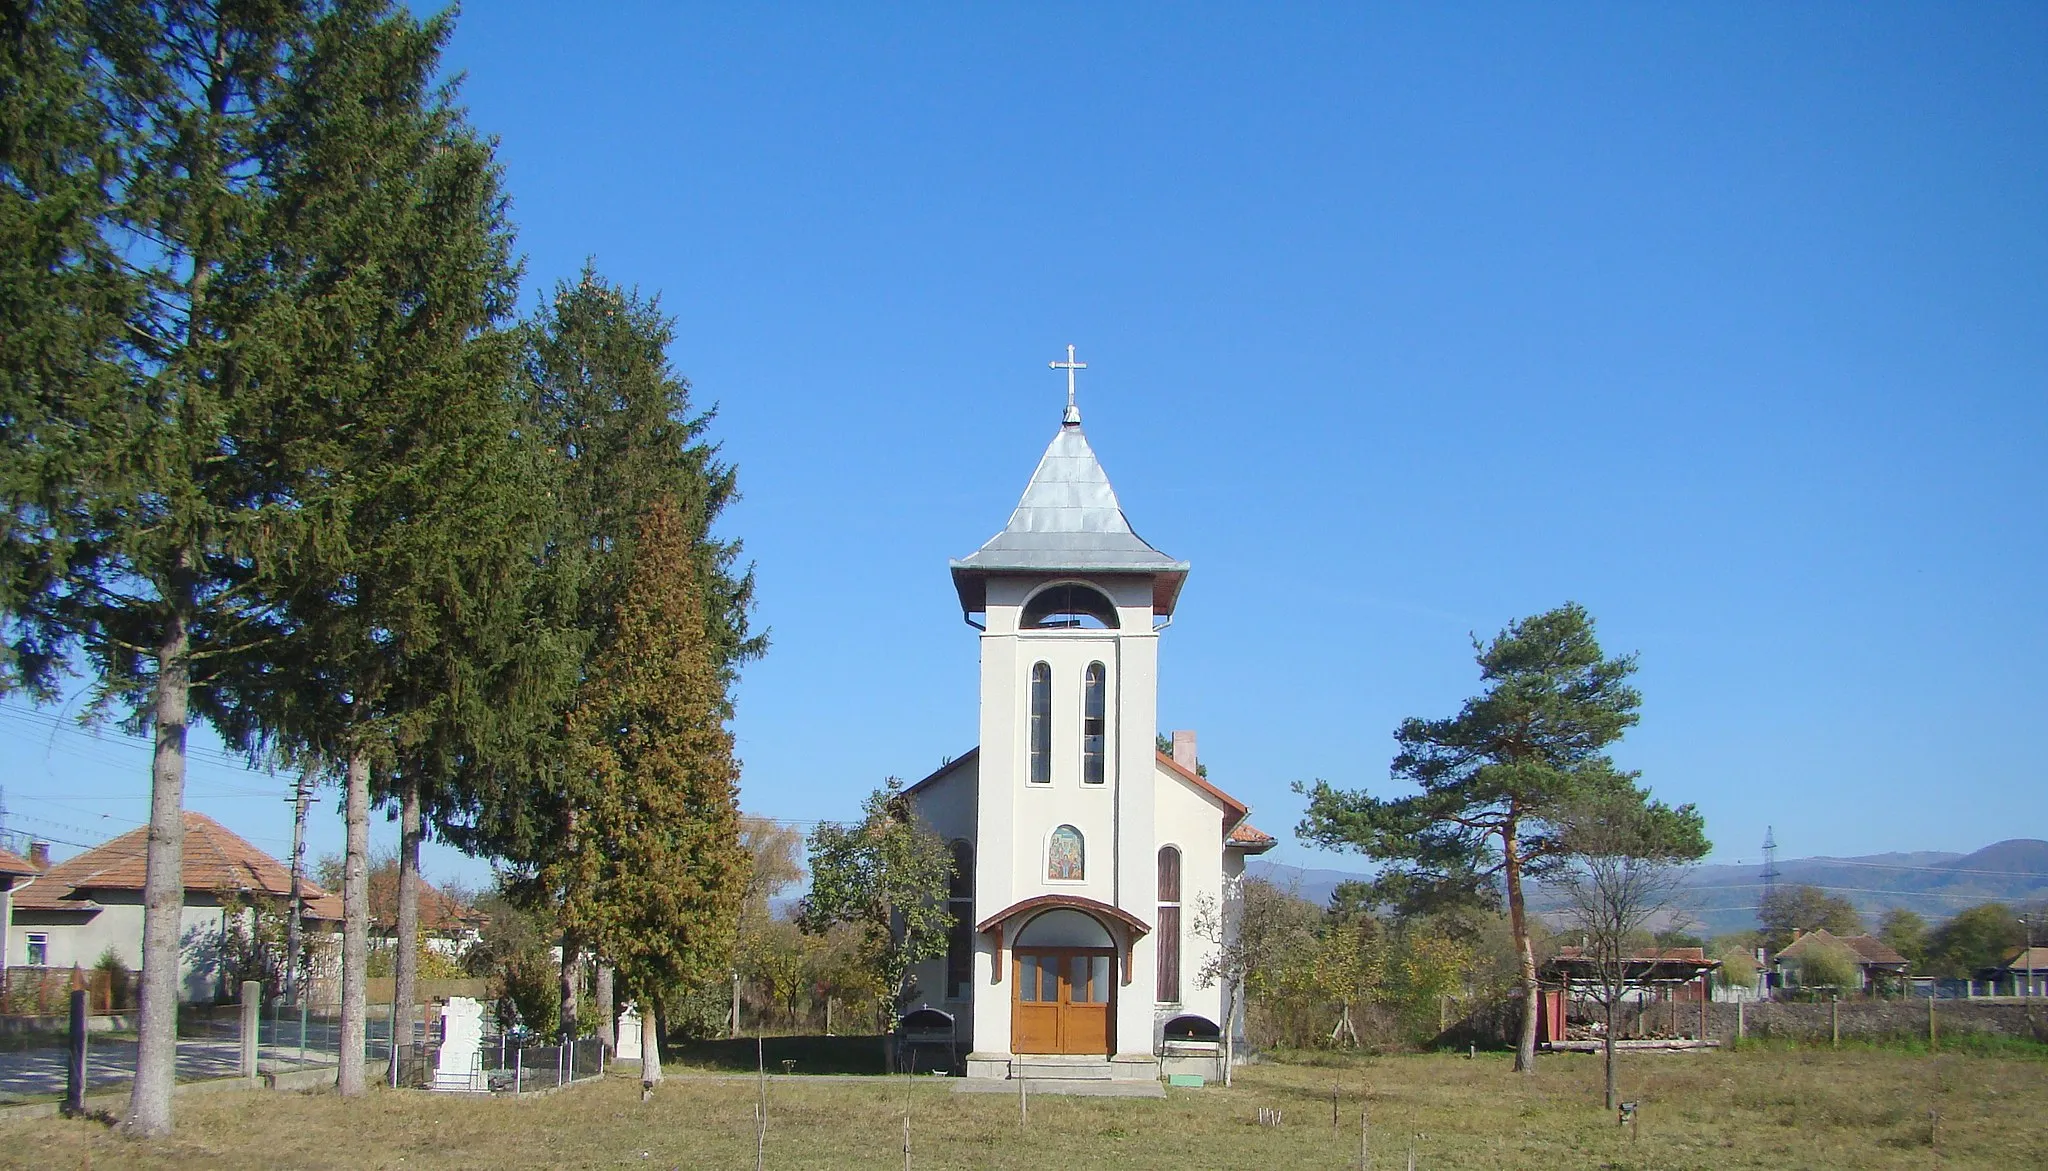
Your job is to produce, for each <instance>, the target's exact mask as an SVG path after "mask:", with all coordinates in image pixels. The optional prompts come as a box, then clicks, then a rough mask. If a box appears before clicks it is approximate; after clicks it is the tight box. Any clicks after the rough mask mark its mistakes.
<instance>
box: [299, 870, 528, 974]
mask: <svg viewBox="0 0 2048 1171" xmlns="http://www.w3.org/2000/svg"><path fill="white" fill-rule="evenodd" d="M366 885H367V887H368V891H369V896H370V898H369V902H370V908H369V909H370V916H369V923H370V951H371V952H372V953H373V954H374V953H379V952H390V951H393V950H395V948H396V946H397V940H398V868H397V867H396V866H379V867H376V868H374V869H372V870H371V871H370V873H369V876H368V878H367V879H366ZM419 889H420V906H419V915H420V941H421V944H422V945H423V946H424V947H426V949H427V950H429V951H431V952H433V953H435V954H436V955H439V956H441V957H443V958H445V959H448V960H451V961H458V960H460V959H461V958H462V956H463V953H464V952H466V951H468V950H469V947H470V945H471V944H473V943H476V942H477V941H478V940H480V939H482V938H483V929H484V927H485V926H486V925H488V924H489V923H490V916H488V915H485V914H484V913H483V912H481V911H479V910H477V909H476V908H475V907H473V906H471V905H469V904H468V903H465V902H463V901H462V900H461V899H459V898H457V897H456V896H455V895H453V894H450V893H449V892H448V891H446V890H444V889H442V888H441V887H438V886H435V885H434V884H433V883H431V882H428V881H427V880H426V879H424V878H422V879H420V883H419ZM306 915H307V917H308V918H309V919H313V920H316V921H318V922H319V923H320V924H321V927H322V929H323V930H326V931H330V932H334V933H339V932H340V931H341V921H342V907H341V896H340V895H338V894H324V895H321V896H320V897H319V898H317V899H312V900H309V901H308V903H307V904H306ZM336 946H339V945H338V944H337V945H336Z"/></svg>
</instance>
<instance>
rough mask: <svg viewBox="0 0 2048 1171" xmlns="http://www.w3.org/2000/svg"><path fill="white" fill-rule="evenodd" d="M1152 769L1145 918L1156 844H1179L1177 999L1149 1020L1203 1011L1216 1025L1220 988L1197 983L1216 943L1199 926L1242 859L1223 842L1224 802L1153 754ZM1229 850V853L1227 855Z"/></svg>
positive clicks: (1153, 914) (1160, 1022)
mask: <svg viewBox="0 0 2048 1171" xmlns="http://www.w3.org/2000/svg"><path fill="white" fill-rule="evenodd" d="M1153 771H1154V772H1155V774H1156V775H1157V776H1158V778H1159V783H1158V788H1157V793H1158V808H1159V815H1158V823H1157V833H1158V841H1157V843H1156V846H1155V850H1154V859H1153V869H1152V871H1151V873H1150V874H1149V875H1148V876H1147V877H1148V881H1147V885H1148V891H1149V893H1150V894H1151V895H1153V896H1154V905H1153V906H1152V907H1151V908H1148V909H1147V911H1146V912H1145V915H1144V919H1145V921H1146V922H1147V923H1153V924H1155V925H1156V924H1157V922H1158V918H1159V912H1158V908H1157V901H1156V900H1157V895H1158V893H1159V891H1158V881H1157V876H1158V861H1157V847H1163V846H1178V847H1179V848H1180V858H1181V861H1180V908H1181V909H1180V922H1181V946H1180V1001H1179V1003H1178V1004H1159V1005H1158V1006H1157V1008H1156V1011H1155V1013H1154V1016H1155V1018H1156V1019H1155V1020H1154V1021H1153V1022H1152V1024H1153V1027H1154V1031H1155V1036H1154V1042H1155V1043H1156V1042H1157V1040H1158V1037H1157V1030H1158V1029H1159V1028H1160V1027H1162V1026H1164V1025H1165V1023H1166V1022H1167V1021H1169V1020H1171V1019H1173V1018H1174V1017H1177V1016H1182V1015H1187V1014H1193V1015H1195V1016H1200V1017H1207V1018H1208V1019H1209V1020H1211V1021H1213V1022H1215V1023H1216V1024H1218V1025H1221V1024H1222V1023H1223V1007H1222V1005H1223V989H1222V987H1221V985H1218V984H1212V985H1210V986H1209V987H1207V988H1204V987H1202V982H1201V972H1202V964H1203V963H1204V962H1205V961H1207V960H1208V959H1209V958H1210V956H1211V955H1212V954H1213V953H1214V951H1215V945H1214V944H1212V943H1210V942H1208V941H1207V940H1204V939H1203V938H1202V936H1201V934H1200V932H1199V931H1198V927H1199V925H1200V921H1201V919H1202V913H1203V909H1204V908H1205V907H1207V908H1211V909H1213V910H1214V911H1216V912H1218V913H1220V912H1221V909H1222V907H1223V883H1224V875H1225V868H1226V866H1227V865H1228V864H1230V863H1231V862H1235V863H1236V865H1237V866H1238V868H1239V869H1242V868H1243V865H1244V863H1243V860H1242V859H1241V858H1237V857H1235V852H1234V851H1226V850H1225V849H1224V848H1223V805H1222V803H1221V802H1219V801H1217V800H1216V799H1215V798H1214V797H1211V796H1210V795H1209V794H1207V793H1204V792H1202V791H1201V790H1199V789H1197V788H1195V787H1194V786H1193V785H1190V784H1188V783H1187V782H1186V781H1185V780H1183V779H1181V778H1180V777H1179V776H1177V775H1175V774H1174V773H1173V772H1172V771H1171V770H1169V769H1168V768H1167V767H1166V766H1165V765H1163V764H1159V763H1158V758H1157V757H1156V756H1155V757H1154V758H1153ZM1226 854H1229V855H1231V857H1229V858H1226V857H1225V855H1226ZM1157 987H1158V985H1157V983H1156V982H1154V983H1150V984H1147V985H1146V986H1145V992H1146V995H1147V997H1148V998H1150V997H1151V996H1152V995H1153V994H1154V993H1155V992H1156V989H1157Z"/></svg>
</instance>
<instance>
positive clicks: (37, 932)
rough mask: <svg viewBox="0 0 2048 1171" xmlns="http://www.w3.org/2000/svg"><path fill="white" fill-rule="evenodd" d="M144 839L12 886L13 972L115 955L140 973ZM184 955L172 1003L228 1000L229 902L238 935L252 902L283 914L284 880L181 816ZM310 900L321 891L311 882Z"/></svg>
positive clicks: (110, 846) (240, 846) (229, 835)
mask: <svg viewBox="0 0 2048 1171" xmlns="http://www.w3.org/2000/svg"><path fill="white" fill-rule="evenodd" d="M148 845H149V831H148V829H146V828H143V829H134V830H130V831H129V832H127V833H125V834H122V835H121V836H120V837H117V838H115V839H113V840H112V841H110V842H107V843H105V844H104V845H100V846H95V847H94V848H92V849H90V850H87V851H86V852H85V853H83V854H80V855H78V856H77V857H75V858H68V859H66V860H64V861H62V862H59V863H56V864H55V865H53V866H50V867H49V868H47V869H45V870H43V871H42V872H41V873H40V874H37V875H35V877H33V878H32V879H30V880H29V881H27V882H26V883H23V884H20V885H17V886H16V887H15V888H14V889H13V890H12V891H11V892H10V893H11V894H12V896H13V899H12V901H13V908H12V910H13V915H12V922H11V923H10V924H9V925H8V930H7V958H8V962H9V963H10V964H14V965H17V966H33V967H48V968H72V967H78V968H83V969H91V968H92V967H93V966H94V965H96V964H98V963H99V961H100V957H101V956H102V955H104V954H106V953H107V952H108V951H112V952H113V953H114V954H115V955H116V956H118V957H120V960H121V962H122V963H123V964H125V965H127V967H128V969H129V970H130V971H139V970H140V969H141V967H142V880H143V872H144V863H145V860H146V854H147V850H148ZM184 863H185V864H184V878H185V913H184V922H183V925H182V930H181V931H180V933H179V934H180V938H181V939H182V940H183V941H184V957H183V965H182V970H181V972H180V976H179V987H178V997H179V999H180V1000H185V1001H192V1002H201V1003H205V1002H212V1001H217V1000H228V999H233V998H234V997H235V996H236V995H237V993H236V991H235V990H233V989H228V988H225V987H223V983H224V979H223V975H222V973H221V972H220V971H219V969H218V964H217V962H216V960H215V958H214V948H215V946H216V945H217V944H218V943H219V941H220V939H221V937H222V935H223V934H224V933H225V932H226V931H227V929H228V928H229V927H230V926H231V925H232V924H231V920H230V918H229V917H230V915H231V914H235V913H236V912H233V911H231V910H230V905H231V904H233V903H237V902H239V903H242V904H244V906H243V909H242V910H241V911H240V912H239V915H240V917H241V920H242V926H243V929H244V930H252V929H253V928H254V926H255V912H254V910H253V909H252V906H253V904H257V903H268V904H270V905H271V906H273V907H275V908H276V909H278V910H280V911H282V910H283V909H284V907H285V904H286V901H287V894H288V892H289V890H290V886H289V883H290V872H289V871H287V870H286V869H285V867H284V866H283V865H282V864H281V863H279V862H278V861H277V860H276V859H275V858H272V857H271V856H270V855H268V854H265V853H264V852H263V851H261V850H259V849H257V848H256V847H255V846H252V845H250V844H249V842H248V841H247V840H245V839H243V838H242V837H240V836H238V835H237V834H235V833H233V832H232V831H230V830H229V829H228V828H227V827H226V826H223V825H221V824H220V823H219V822H217V821H215V820H213V819H212V818H210V817H208V816H206V815H205V814H203V813H190V812H188V813H186V814H185V859H184ZM302 889H303V890H304V891H305V892H306V894H307V896H308V897H309V899H311V898H316V897H319V896H321V895H324V894H325V893H326V892H325V891H322V890H320V888H318V887H316V886H313V885H312V884H310V883H307V884H304V885H303V887H302Z"/></svg>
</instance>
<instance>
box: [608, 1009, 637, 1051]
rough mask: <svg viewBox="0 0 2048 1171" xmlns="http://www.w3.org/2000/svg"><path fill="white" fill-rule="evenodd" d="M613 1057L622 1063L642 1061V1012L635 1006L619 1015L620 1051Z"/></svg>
mask: <svg viewBox="0 0 2048 1171" xmlns="http://www.w3.org/2000/svg"><path fill="white" fill-rule="evenodd" d="M613 1056H615V1057H616V1058H618V1060H620V1061H638V1060H640V1010H639V1009H638V1008H636V1007H635V1006H633V1005H630V1004H629V1005H627V1006H626V1011H624V1012H622V1013H620V1014H619V1051H618V1052H617V1053H616V1054H614V1055H613Z"/></svg>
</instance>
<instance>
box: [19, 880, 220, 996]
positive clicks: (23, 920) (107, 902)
mask: <svg viewBox="0 0 2048 1171" xmlns="http://www.w3.org/2000/svg"><path fill="white" fill-rule="evenodd" d="M94 902H95V903H96V904H97V905H98V907H99V909H98V910H97V911H92V910H90V909H89V908H82V909H80V910H77V911H70V910H65V911H40V910H22V909H16V910H15V912H14V916H13V923H12V925H11V927H10V929H9V931H8V936H7V954H8V955H9V956H10V957H11V958H13V959H14V960H15V961H16V962H17V966H19V965H25V964H26V962H27V959H28V937H29V935H30V934H32V933H34V934H41V935H46V936H48V937H49V953H48V954H49V958H48V961H47V962H46V963H45V964H43V966H44V967H46V968H53V969H61V970H67V971H68V970H69V969H71V968H73V967H78V968H83V969H86V970H88V971H90V970H91V969H92V968H93V967H94V966H96V965H97V964H98V963H99V962H100V957H101V956H103V955H105V954H106V953H107V952H108V951H109V950H112V951H113V953H114V954H115V955H116V956H119V957H120V959H121V962H122V963H123V964H125V965H126V966H127V968H128V970H129V971H131V972H140V971H141V970H142V892H140V891H99V892H96V893H95V898H94ZM221 914H222V911H221V907H220V903H219V902H218V901H217V900H215V899H214V898H213V897H212V896H211V895H203V894H200V893H199V892H197V891H187V892H186V893H185V907H184V910H183V912H182V914H181V915H180V918H179V928H178V939H179V941H180V945H181V951H182V953H183V954H182V963H181V965H180V970H179V978H178V979H179V988H178V996H179V999H181V1000H186V1001H202V1002H204V1001H212V1000H213V999H215V998H216V997H217V996H218V995H219V993H220V988H219V985H218V981H217V979H216V977H215V974H214V973H213V971H212V969H211V968H210V967H204V966H202V960H203V956H202V949H203V948H204V947H205V945H206V944H208V943H210V942H212V941H213V940H216V939H218V938H219V936H220V931H221V926H222V923H221ZM245 914H247V912H245ZM231 995H232V994H231Z"/></svg>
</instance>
